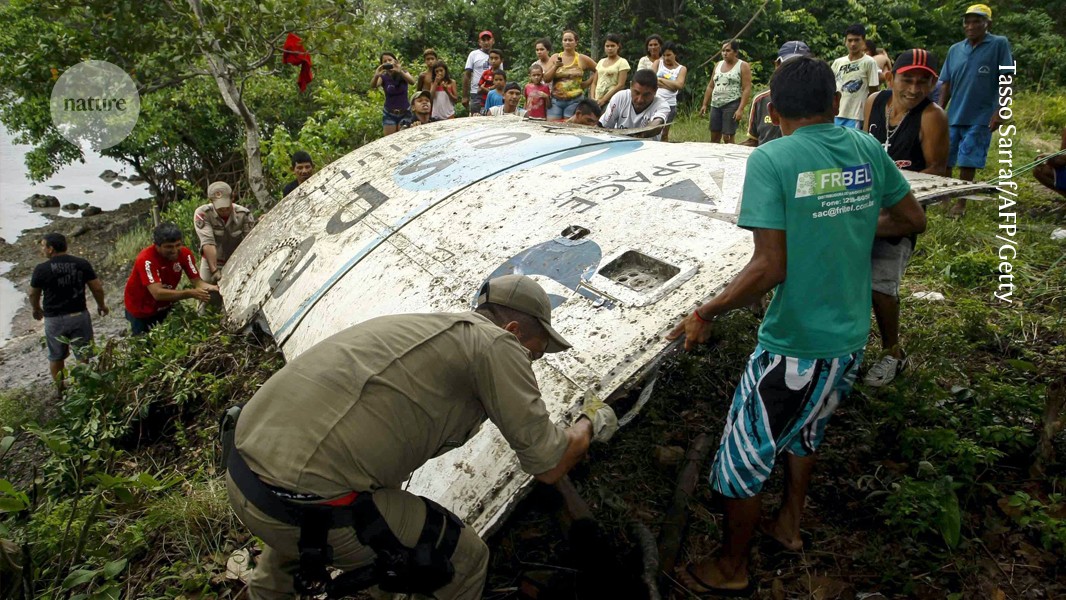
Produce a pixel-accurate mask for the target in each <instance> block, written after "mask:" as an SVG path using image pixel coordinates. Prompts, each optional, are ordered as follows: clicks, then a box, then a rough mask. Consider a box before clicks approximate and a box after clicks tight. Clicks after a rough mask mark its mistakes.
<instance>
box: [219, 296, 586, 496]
mask: <svg viewBox="0 0 1066 600" xmlns="http://www.w3.org/2000/svg"><path fill="white" fill-rule="evenodd" d="M486 417H488V418H489V419H490V420H492V422H493V423H495V424H496V426H497V427H499V429H500V432H501V433H502V434H503V437H504V438H505V439H506V440H507V442H508V443H509V444H510V446H511V448H512V449H513V450H514V451H515V453H516V454H517V455H518V459H519V461H520V462H521V465H522V468H523V470H525V471H526V472H527V473H530V474H537V473H543V472H545V471H548V470H550V469H552V468H554V467H555V466H556V465H557V464H558V463H559V461H560V460H561V459H562V456H563V453H564V452H565V450H566V447H567V439H566V433H565V431H564V430H563V429H562V428H560V427H558V426H556V425H555V424H553V423H552V422H551V421H550V420H549V419H548V414H547V410H546V409H545V407H544V402H543V401H542V400H541V398H540V390H539V388H538V387H537V381H536V378H535V377H534V375H533V370H532V368H531V364H530V358H529V352H528V351H527V350H526V349H525V348H524V347H523V346H522V345H520V344H519V343H518V340H517V338H515V336H514V335H513V334H511V333H509V332H507V331H505V330H504V329H502V328H500V327H497V326H496V325H493V324H492V322H491V321H489V320H488V319H486V318H485V317H482V316H481V315H478V314H476V313H473V312H467V313H443V314H418V315H395V316H389V317H380V318H377V319H372V320H370V321H366V322H364V323H360V324H359V325H356V326H354V327H350V328H348V329H346V330H344V331H342V332H340V333H338V334H336V335H334V336H332V337H330V338H328V339H326V340H324V341H322V342H319V343H318V344H317V345H315V346H314V347H312V348H311V349H310V350H308V351H306V352H304V353H303V354H302V355H300V356H299V357H298V358H296V360H294V361H292V362H290V363H289V364H288V365H286V366H285V367H284V368H282V369H281V370H280V371H278V372H277V373H275V374H274V376H273V377H271V378H270V379H269V380H268V381H267V382H266V384H264V385H263V387H262V388H260V390H259V391H258V392H256V394H255V395H254V396H253V397H252V399H251V400H250V401H249V402H248V404H247V405H246V406H245V408H244V411H243V413H242V414H241V418H240V421H239V423H238V424H237V431H236V446H237V449H238V450H239V451H240V453H241V456H243V457H244V458H245V460H246V461H247V462H248V465H249V466H250V467H251V468H252V470H253V471H255V472H256V473H257V474H258V475H260V477H262V479H263V480H264V481H265V482H266V483H268V484H271V485H275V486H278V487H281V488H284V489H287V490H290V491H294V492H301V493H312V494H317V495H319V496H322V497H325V498H330V497H334V496H337V495H340V494H343V493H346V492H349V491H353V490H354V491H368V490H375V489H379V488H399V486H400V485H401V484H402V483H403V482H404V481H405V480H406V479H407V478H408V477H409V476H410V474H411V473H412V472H413V471H414V470H415V469H417V468H418V467H420V466H422V464H423V463H425V462H426V461H427V460H429V459H430V458H433V457H434V456H437V455H439V454H442V453H444V452H447V451H448V450H451V449H452V448H456V447H459V446H461V445H463V443H464V442H466V441H467V440H468V439H469V438H470V437H471V436H472V435H473V434H474V433H475V432H476V431H477V430H478V429H479V428H480V426H481V423H482V422H483V421H484V420H485V418H486Z"/></svg>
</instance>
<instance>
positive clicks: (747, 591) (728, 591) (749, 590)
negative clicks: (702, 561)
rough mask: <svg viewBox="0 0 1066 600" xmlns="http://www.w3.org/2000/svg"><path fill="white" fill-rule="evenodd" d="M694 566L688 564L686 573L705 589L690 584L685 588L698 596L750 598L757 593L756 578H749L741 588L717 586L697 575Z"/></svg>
mask: <svg viewBox="0 0 1066 600" xmlns="http://www.w3.org/2000/svg"><path fill="white" fill-rule="evenodd" d="M693 566H694V565H688V566H687V567H685V573H686V574H687V575H688V576H689V577H691V578H692V580H693V581H695V582H696V584H697V585H699V586H700V587H701V588H703V589H701V590H694V589H692V588H690V587H688V586H685V589H687V590H688V591H690V592H692V593H693V594H696V595H697V596H700V597H703V596H712V597H713V596H718V597H721V598H750V597H751V595H752V594H754V593H755V580H754V579H751V578H748V585H747V586H746V587H742V588H739V589H733V588H721V587H716V586H713V585H711V584H709V583H707V582H706V581H704V580H703V579H701V578H700V576H699V575H696V572H695V571H694V570H693V569H692V567H693Z"/></svg>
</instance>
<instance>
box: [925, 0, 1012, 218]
mask: <svg viewBox="0 0 1066 600" xmlns="http://www.w3.org/2000/svg"><path fill="white" fill-rule="evenodd" d="M991 23H992V9H991V8H989V7H988V6H987V5H985V4H974V5H972V6H970V7H969V8H967V9H966V14H965V15H963V21H962V28H963V31H965V32H966V39H965V40H963V41H961V42H958V43H956V44H955V45H953V46H952V47H951V49H950V50H948V56H947V58H946V59H945V60H944V68H943V69H942V70H941V71H940V81H942V82H943V83H944V87H943V88H942V89H941V91H940V105H941V106H944V107H946V108H947V111H948V124H949V125H950V130H949V134H950V139H951V147H950V149H949V151H948V168H949V169H951V168H954V167H958V168H959V179H965V180H966V181H973V180H974V177H975V176H976V174H977V169H981V168H984V166H985V160H986V159H987V158H988V145H989V144H990V143H991V142H992V132H993V131H995V129H996V128H997V127H999V124H1000V123H1001V122H1002V119H1000V117H999V112H998V111H997V110H996V98H997V97H998V95H999V72H1000V68H1001V67H1010V68H1011V71H1010V72H1012V73H1013V65H1014V58H1013V57H1012V56H1011V51H1010V43H1009V42H1008V41H1007V38H1005V37H1003V36H1001V35H992V34H991V33H988V26H989V25H990V24H991ZM948 174H949V175H950V174H951V173H950V171H949V173H948ZM965 212H966V200H965V199H959V200H956V201H955V204H954V205H953V206H952V207H951V210H950V211H949V213H948V214H949V215H950V216H953V217H961V216H962V215H963V213H965Z"/></svg>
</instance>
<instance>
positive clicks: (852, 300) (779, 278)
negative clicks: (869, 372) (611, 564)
mask: <svg viewBox="0 0 1066 600" xmlns="http://www.w3.org/2000/svg"><path fill="white" fill-rule="evenodd" d="M770 94H771V101H770V116H771V118H772V119H773V121H774V122H775V123H778V124H780V126H781V132H782V133H783V134H784V135H785V137H783V138H781V139H779V140H775V141H774V142H773V143H770V144H766V145H763V146H759V147H758V148H756V149H755V151H754V152H752V154H751V156H750V157H749V158H748V164H747V168H746V174H745V177H744V191H743V198H744V202H743V204H742V205H741V209H740V218H739V221H738V224H739V225H740V226H741V227H745V228H747V229H751V231H752V234H753V235H754V238H755V252H754V254H753V255H752V257H751V260H750V261H749V262H748V264H747V265H746V266H745V267H744V269H743V270H741V272H740V273H739V274H738V275H737V276H736V277H735V278H733V280H732V281H731V282H730V283H729V284H728V285H727V286H726V288H725V290H723V291H722V293H720V294H718V295H717V296H715V297H714V298H712V299H711V300H710V301H709V302H707V303H705V304H703V305H701V306H699V307H698V308H696V310H695V311H693V313H692V314H691V315H689V316H688V317H686V318H685V319H684V320H683V321H681V323H679V324H678V325H677V326H676V327H675V328H674V329H673V331H671V332H670V334H669V335H668V336H667V337H668V338H669V339H676V338H679V337H681V335H682V334H683V335H684V336H685V348H686V349H691V348H693V347H695V346H696V345H697V344H699V343H702V342H704V341H706V340H707V339H708V338H709V337H710V334H711V322H712V321H713V320H714V318H715V317H717V316H718V315H721V314H724V313H726V312H728V311H730V310H732V309H734V308H741V307H745V306H750V305H751V304H754V303H755V302H758V301H759V300H760V299H762V297H763V296H764V295H765V294H766V293H767V292H769V291H770V290H775V292H774V298H773V301H772V302H771V303H770V307H769V308H768V309H767V311H766V317H765V318H764V319H763V322H762V326H761V327H760V328H759V344H758V345H757V346H756V347H755V351H754V352H753V353H752V355H751V357H750V359H749V361H748V364H747V367H746V368H745V369H744V375H743V376H742V378H741V381H740V385H738V386H737V389H736V393H735V394H734V396H733V403H732V407H731V408H730V411H729V416H728V418H727V421H726V425H725V430H724V432H723V434H722V442H721V445H720V446H719V448H718V453H717V455H716V456H715V459H714V464H713V465H711V474H710V484H711V487H712V488H714V490H715V491H716V492H718V493H719V494H721V495H722V497H723V505H724V507H725V522H724V527H723V530H724V539H723V541H722V550H721V552H720V553H719V555H718V556H716V557H711V558H707V559H705V560H703V561H701V562H698V563H695V564H690V565H688V566H687V567H686V568H685V569H684V570H683V572H682V573H681V579H682V580H683V581H684V583H685V586H686V587H687V588H688V589H689V590H690V591H692V592H694V593H696V594H700V595H702V594H708V593H714V594H719V595H727V596H747V595H750V594H751V593H752V591H753V590H754V588H755V581H756V580H755V578H754V577H753V576H752V574H751V573H749V572H748V551H749V546H750V543H751V540H752V537H753V536H754V534H755V530H756V526H757V525H758V524H759V518H760V512H761V498H760V492H761V490H762V486H763V484H764V483H765V482H766V480H767V479H768V478H769V476H770V472H771V470H772V469H773V466H774V460H775V459H776V457H777V456H778V455H779V454H781V453H782V452H784V453H785V454H786V460H785V461H784V462H785V478H786V480H787V481H786V485H785V493H784V497H783V499H782V506H781V508H780V510H779V511H778V513H777V516H776V518H774V519H772V520H769V521H767V522H766V523H764V524H763V527H762V529H763V531H764V532H765V533H766V534H767V535H770V536H772V537H773V538H774V539H776V540H778V541H779V542H780V543H781V544H782V545H783V546H785V547H786V548H792V549H796V548H799V547H801V546H802V544H803V542H802V541H801V539H800V529H799V527H800V515H801V514H802V512H803V503H804V500H805V498H806V496H807V484H808V482H809V481H810V477H811V470H812V469H813V468H814V460H815V459H814V453H815V451H816V450H817V449H818V446H819V444H820V443H821V441H822V436H823V435H824V434H825V426H826V423H827V422H828V420H829V416H830V415H831V414H832V413H833V410H834V409H835V408H836V406H837V404H839V403H840V401H841V400H842V399H843V398H844V397H845V396H846V395H847V393H848V392H849V391H850V390H851V386H852V383H854V381H855V376H856V374H857V373H858V370H859V364H860V363H861V362H862V355H863V348H864V347H865V346H866V338H867V335H868V334H869V332H870V316H869V310H870V309H869V306H870V258H869V257H870V250H871V248H872V247H873V242H874V235H875V233H876V234H877V235H908V234H910V233H915V232H920V231H922V230H924V229H925V213H923V212H922V209H921V207H920V206H919V205H918V202H917V200H915V199H914V195H913V194H912V193H911V192H910V186H909V185H908V184H907V181H906V179H904V178H903V176H902V175H901V174H900V172H899V169H897V168H896V165H895V163H893V162H892V159H891V158H889V156H888V154H886V153H885V151H884V149H883V148H881V145H880V144H878V143H877V140H875V139H874V138H873V136H870V135H867V134H866V133H864V132H862V131H857V130H854V129H850V128H845V127H837V126H835V125H834V124H833V117H834V116H835V115H836V113H837V109H838V105H839V99H840V94H838V93H837V92H836V81H835V79H834V75H833V71H832V70H831V69H830V68H829V65H827V64H826V63H824V62H822V61H820V60H816V59H814V58H810V57H805V56H804V57H798V58H793V59H792V60H789V61H788V62H787V63H784V64H782V65H781V66H780V67H779V68H778V69H777V71H776V72H775V73H774V76H773V78H772V79H771V80H770ZM882 208H884V209H886V210H885V211H883V212H882V211H881V209H882Z"/></svg>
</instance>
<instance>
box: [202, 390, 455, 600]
mask: <svg viewBox="0 0 1066 600" xmlns="http://www.w3.org/2000/svg"><path fill="white" fill-rule="evenodd" d="M240 408H241V407H240V406H237V407H233V408H230V409H229V410H227V411H226V414H225V415H224V416H223V417H222V420H221V422H220V426H219V431H220V435H221V438H222V455H223V457H224V460H226V462H225V465H226V468H227V469H228V471H229V474H230V477H231V478H232V479H233V483H234V484H235V485H236V486H237V488H238V489H239V490H240V491H241V493H242V494H244V497H245V498H247V499H248V501H249V502H251V503H252V504H253V505H254V506H255V507H256V508H258V509H259V510H261V511H263V512H264V513H266V514H267V515H268V516H270V517H271V518H273V519H276V520H278V521H281V522H283V523H287V524H289V525H293V526H296V527H299V528H300V540H299V543H298V547H299V552H300V569H299V571H298V572H297V573H296V575H295V576H294V584H295V587H296V591H297V592H298V593H300V594H305V595H310V596H318V595H322V594H326V595H327V596H328V597H330V598H343V597H345V596H348V595H352V594H354V593H356V592H358V591H360V590H365V589H367V588H369V587H371V586H373V585H377V586H378V587H380V588H381V589H382V590H383V591H386V592H396V593H417V594H431V593H432V592H433V591H435V590H437V589H440V588H441V587H443V586H445V585H447V584H448V583H450V582H451V581H452V579H453V578H454V577H455V567H454V565H452V561H451V557H452V554H453V553H454V552H455V548H456V546H457V545H458V543H459V536H460V535H461V533H462V529H463V527H464V526H465V525H464V524H463V522H462V521H461V520H460V519H459V517H457V516H455V515H454V514H452V513H451V512H450V511H448V510H447V509H445V508H444V507H442V506H440V505H439V504H437V503H436V502H433V501H432V500H429V499H427V498H422V502H424V503H425V505H426V521H425V524H424V525H423V527H422V532H421V533H420V534H419V537H418V542H417V543H416V544H415V546H414V547H413V548H408V547H406V546H404V545H403V544H402V543H400V540H399V539H398V538H397V537H396V535H395V534H394V533H393V532H392V530H391V529H389V526H388V523H386V522H385V518H384V517H383V516H382V515H381V511H379V510H378V508H377V505H375V504H374V500H373V493H372V492H360V493H359V495H358V496H357V497H356V498H355V501H354V502H352V504H350V505H348V506H325V505H321V504H315V503H314V502H310V503H304V502H299V503H297V502H292V501H290V500H287V499H285V498H283V497H281V496H279V495H278V493H277V492H275V491H274V490H273V489H272V488H271V487H270V486H268V485H267V484H265V483H263V481H262V480H260V479H259V477H258V476H257V475H256V474H255V473H254V472H253V471H252V470H251V468H250V467H249V466H248V463H246V462H245V460H244V457H242V456H241V454H240V452H238V451H237V450H236V448H235V447H234V442H235V439H234V429H235V428H236V421H237V418H238V417H239V415H240ZM341 527H353V528H354V529H355V534H356V536H357V537H358V538H359V541H360V542H361V543H362V544H364V545H366V546H369V547H370V548H371V549H372V550H374V552H375V554H376V555H377V557H376V558H375V560H374V564H372V565H368V566H366V567H362V568H359V569H354V570H352V571H348V572H346V573H344V574H342V575H340V576H338V577H336V578H331V577H330V575H329V571H328V569H327V568H326V567H327V566H328V565H331V564H332V563H333V549H332V547H330V545H329V542H328V538H329V531H330V529H337V528H341Z"/></svg>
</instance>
